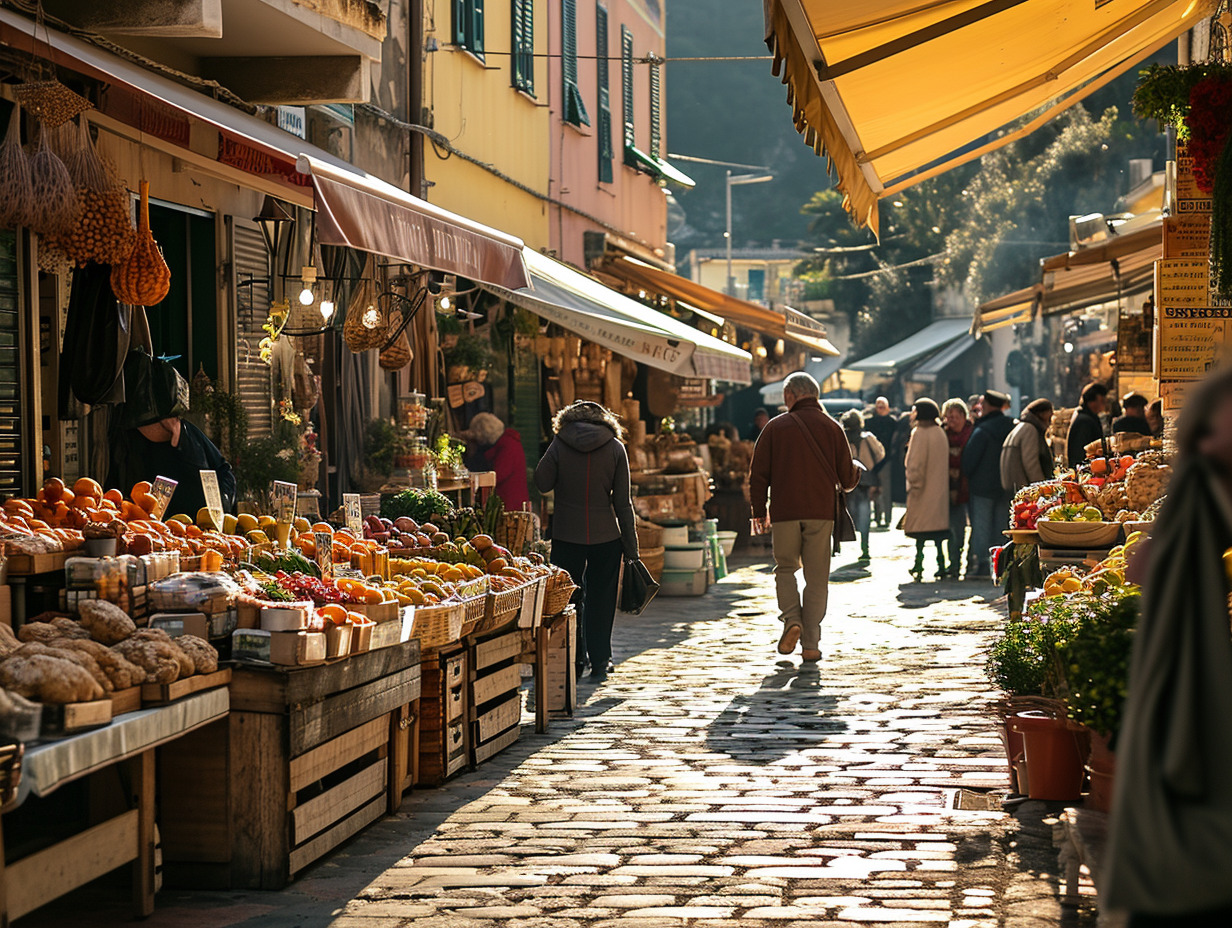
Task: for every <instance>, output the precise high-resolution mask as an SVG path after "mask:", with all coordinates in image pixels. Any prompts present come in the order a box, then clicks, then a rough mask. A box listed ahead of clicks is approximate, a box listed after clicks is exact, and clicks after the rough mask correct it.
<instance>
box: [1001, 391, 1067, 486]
mask: <svg viewBox="0 0 1232 928" xmlns="http://www.w3.org/2000/svg"><path fill="white" fill-rule="evenodd" d="M1051 424H1052V403H1051V402H1050V401H1049V400H1046V399H1038V400H1032V401H1031V402H1030V403H1028V404H1027V408H1026V409H1024V410H1023V411H1022V415H1021V416H1020V417H1019V419H1018V424H1017V425H1015V426H1014V428H1013V430H1012V431H1011V432H1010V434H1009V436H1008V437H1007V438H1006V439H1005V444H1004V445H1002V446H1001V486H1002V487H1004V489H1005V491H1006V492H1007V493H1009V494H1011V495H1012V494H1014V493H1017V492H1018V491H1019V490H1021V489H1022V488H1023V487H1025V486H1026V485H1027V484H1030V483H1039V482H1040V481H1041V480H1050V479H1051V478H1052V477H1053V476H1054V475H1055V473H1056V468H1055V466H1054V464H1053V461H1052V449H1051V447H1049V444H1048V427H1049V426H1050V425H1051Z"/></svg>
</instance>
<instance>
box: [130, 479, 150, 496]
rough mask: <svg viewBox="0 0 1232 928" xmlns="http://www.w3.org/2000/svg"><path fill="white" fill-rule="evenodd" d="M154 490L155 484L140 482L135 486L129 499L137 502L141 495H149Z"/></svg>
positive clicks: (145, 481) (146, 481)
mask: <svg viewBox="0 0 1232 928" xmlns="http://www.w3.org/2000/svg"><path fill="white" fill-rule="evenodd" d="M152 489H154V484H152V483H150V481H148V480H138V481H137V482H136V483H134V484H133V491H132V492H131V493H129V494H128V498H129V499H131V500H134V501H135V500H136V499H137V496H138V495H139V494H141V493H149V492H150V491H151V490H152Z"/></svg>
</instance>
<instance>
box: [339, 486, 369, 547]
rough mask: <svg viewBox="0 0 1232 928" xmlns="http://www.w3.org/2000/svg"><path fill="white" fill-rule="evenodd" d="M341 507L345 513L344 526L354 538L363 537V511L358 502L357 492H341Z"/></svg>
mask: <svg viewBox="0 0 1232 928" xmlns="http://www.w3.org/2000/svg"><path fill="white" fill-rule="evenodd" d="M342 509H343V511H344V512H345V513H346V526H347V528H348V529H350V530H351V534H353V535H354V536H355V537H356V538H363V537H364V513H363V508H362V507H361V506H360V504H359V494H358V493H343V494H342Z"/></svg>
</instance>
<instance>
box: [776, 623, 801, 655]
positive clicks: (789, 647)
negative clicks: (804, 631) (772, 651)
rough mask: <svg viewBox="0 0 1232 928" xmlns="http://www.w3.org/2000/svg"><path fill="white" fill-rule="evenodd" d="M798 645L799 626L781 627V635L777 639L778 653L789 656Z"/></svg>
mask: <svg viewBox="0 0 1232 928" xmlns="http://www.w3.org/2000/svg"><path fill="white" fill-rule="evenodd" d="M799 643H800V626H799V625H786V626H784V627H783V634H782V636H780V638H779V653H780V654H790V653H792V652H793V651H794V650H796V645H797V644H799Z"/></svg>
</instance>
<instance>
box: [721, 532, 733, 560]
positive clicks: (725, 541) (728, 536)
mask: <svg viewBox="0 0 1232 928" xmlns="http://www.w3.org/2000/svg"><path fill="white" fill-rule="evenodd" d="M736 535H737V533H736V532H719V544H720V545H722V547H723V556H724V557H731V553H732V548H734V547H736Z"/></svg>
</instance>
